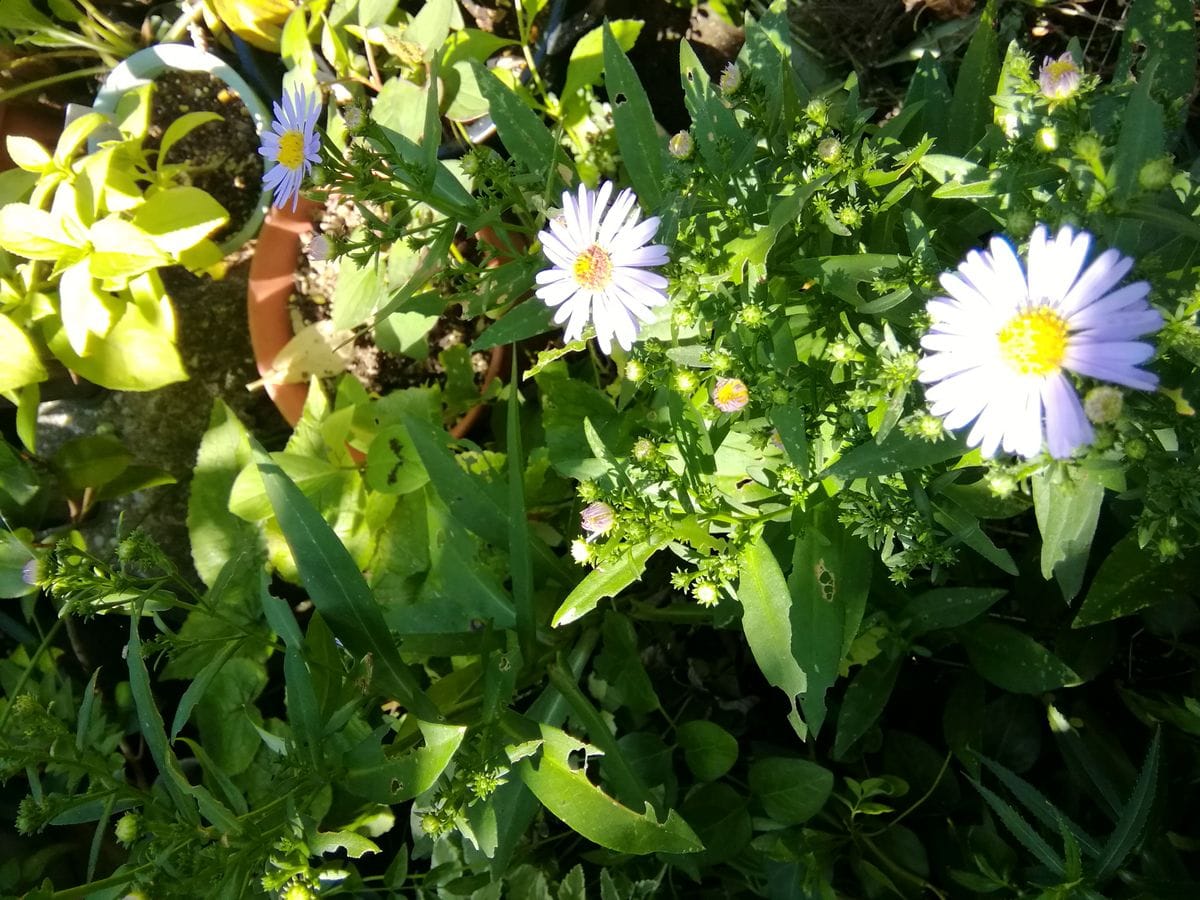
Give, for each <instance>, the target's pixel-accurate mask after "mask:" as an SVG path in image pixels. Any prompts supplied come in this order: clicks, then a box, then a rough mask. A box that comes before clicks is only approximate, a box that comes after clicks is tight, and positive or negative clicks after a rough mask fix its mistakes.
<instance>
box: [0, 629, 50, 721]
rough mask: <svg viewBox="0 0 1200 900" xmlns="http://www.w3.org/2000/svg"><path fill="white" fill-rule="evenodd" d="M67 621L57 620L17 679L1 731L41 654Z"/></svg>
mask: <svg viewBox="0 0 1200 900" xmlns="http://www.w3.org/2000/svg"><path fill="white" fill-rule="evenodd" d="M65 622H66V619H59V620H58V621H57V622H55V623H54V627H53V628H51V629H50V630H49V631H48V632H47V633H46V637H45V638H43V640H42V643H41V644H40V645H39V646H38V648H37V650H35V651H34V653H33V656H31V657H30V658H29V665H28V666H26V667H25V671H24V672H22V673H21V677H20V678H18V679H17V683H16V686H15V687H14V688H13V689H12V693H10V694H9V695H8V698H9V699H8V703H7V704H5V706H4V710H3V711H0V732H3V731H4V726H5V724H6V723H7V722H8V714H9V713H10V712H11V711H12V701H13V700H15V699H16V698H17V697H19V696H20V695H21V689H22V688H23V687H25V682H27V681H28V680H29V678H30V676H31V675H32V674H33V670H34V668H36V667H37V664H38V659H40V658H41V655H42V654H43V653H45V652H46V648H47V647H49V646H50V642H51V641H53V640H54V638H55V637H56V636H57V635H58V631H59V629H60V628H62V627H63V624H64V623H65Z"/></svg>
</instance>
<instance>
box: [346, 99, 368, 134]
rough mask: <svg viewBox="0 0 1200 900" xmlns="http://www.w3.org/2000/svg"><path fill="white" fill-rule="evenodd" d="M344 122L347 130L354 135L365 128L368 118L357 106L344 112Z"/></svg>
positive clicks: (347, 108) (349, 107) (348, 107)
mask: <svg viewBox="0 0 1200 900" xmlns="http://www.w3.org/2000/svg"><path fill="white" fill-rule="evenodd" d="M342 121H343V122H345V123H346V130H347V131H349V132H350V133H351V134H354V133H356V132H358V131H359V130H360V129H361V128H362V127H363V125H364V124H365V122H366V116H364V115H363V111H362V110H361V109H359V108H358V107H357V106H347V107H346V108H345V109H343V110H342Z"/></svg>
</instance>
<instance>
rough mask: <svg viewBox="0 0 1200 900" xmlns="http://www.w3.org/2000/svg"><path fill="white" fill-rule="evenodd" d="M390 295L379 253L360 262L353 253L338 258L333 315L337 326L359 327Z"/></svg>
mask: <svg viewBox="0 0 1200 900" xmlns="http://www.w3.org/2000/svg"><path fill="white" fill-rule="evenodd" d="M386 299H387V277H386V275H385V273H384V272H383V270H382V266H381V265H380V262H379V258H378V257H372V258H371V259H370V260H368V261H367V262H366V263H365V264H359V263H358V262H356V261H355V260H354V259H353V258H352V257H349V256H345V257H342V258H341V259H340V260H339V269H338V277H337V287H335V288H334V292H333V302H332V304H331V305H332V311H333V315H332V319H333V327H334V329H335V330H342V329H350V328H356V327H358V326H359V325H362V324H363V323H364V322H367V321H369V320H370V319H371V316H372V315H373V314H374V312H375V310H376V309H378V308H379V306H380V305H381V304H382V303H383V302H384V301H385V300H386Z"/></svg>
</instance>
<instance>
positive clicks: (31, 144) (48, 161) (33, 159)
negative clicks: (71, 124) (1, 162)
mask: <svg viewBox="0 0 1200 900" xmlns="http://www.w3.org/2000/svg"><path fill="white" fill-rule="evenodd" d="M4 145H5V147H6V148H7V150H8V156H9V158H10V159H11V160H12V161H13V162H14V163H16V164H17V165H18V166H20V167H21V168H22V169H24V170H25V171H26V172H33V173H35V174H37V175H41V174H43V173H44V172H45V171H46V170H47V169H49V168H52V167H53V165H54V160H53V158H52V157H51V156H50V151H49V150H47V149H46V148H45V147H43V146H42V145H41V144H39V143H38V142H37V141H35V140H34V139H33V138H31V137H23V136H22V135H19V134H9V135H6V136H5V138H4Z"/></svg>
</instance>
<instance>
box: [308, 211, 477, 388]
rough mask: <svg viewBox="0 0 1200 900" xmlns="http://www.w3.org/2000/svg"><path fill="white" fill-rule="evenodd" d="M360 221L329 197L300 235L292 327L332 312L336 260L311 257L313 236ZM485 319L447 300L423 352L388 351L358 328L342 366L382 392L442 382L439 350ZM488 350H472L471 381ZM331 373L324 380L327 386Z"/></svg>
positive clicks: (470, 337)
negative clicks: (474, 317) (469, 316)
mask: <svg viewBox="0 0 1200 900" xmlns="http://www.w3.org/2000/svg"><path fill="white" fill-rule="evenodd" d="M362 224H363V219H362V216H361V215H360V214H359V213H358V211H357V210H356V209H355V208H354V206H353V205H352V204H349V203H346V202H344V201H339V200H337V199H336V198H330V199H329V200H328V201H327V202H326V208H325V211H324V213H323V215H322V218H321V219H320V220H319V221H318V223H317V228H316V230H315V231H314V232H313V233H312V234H309V235H305V236H302V237H301V247H302V250H303V251H304V252H302V253H301V255H300V260H299V264H298V265H297V268H296V290H295V293H294V294H293V295H292V297H291V301H290V305H291V313H292V322H293V328H294V329H295V330H296V331H299V329H301V328H303V327H304V326H306V325H310V324H312V323H314V322H320V321H324V320H327V319H329V318H330V317H331V316H332V315H333V300H334V295H335V293H336V291H337V280H338V270H339V268H340V266H339V263H338V260H337V259H330V260H324V259H314V258H312V255H311V253H310V248H311V245H312V242H313V240H314V239H315V238H316V237H317V236H318V235H320V236H324V237H326V238H327V239H329V238H333V239H336V237H338V236H340V235H346V234H348V233H350V232H351V231H353V230H354V229H355V228H358V227H359V226H361V225H362ZM485 325H486V323H483V322H477V321H472V320H468V319H465V318H463V317H462V315H461V310H460V309H459V307H458V304H451V305H450V307H449V308H448V309H447V310H446V312H445V313H444V314H443V315H442V316H441V317H440V318H439V319H438V321H437V322H436V323H435V324H434V325H433V327H432V328H431V329H430V331H429V333H428V334H427V335H426V336H425V342H424V344H425V346H426V347H427V352H426V353H423V354H420V353H419V354H418V355H415V356H407V355H402V354H399V353H392V352H388V351H387V350H384V349H382V348H380V347H379V345H378V344H377V343H376V341H375V336H374V333H373V332H372V331H371V330H369V329H363V330H360V331H359V332H358V333H357V334H356V335H355V337H354V354H353V357H352V358H351V359H350V361H349V363H348V366H347V371H349V372H350V373H351V374H353V375H354V376H355V377H356V378H357V379H358V380H359V382H361V383H362V385H363V387H365V388H366V389H367V390H368V391H369V392H371V393H375V394H386V393H388V392H389V391H393V390H403V389H404V388H409V387H417V386H421V385H430V384H444V383H445V380H446V371H445V368H444V367H443V366H442V363H441V361H440V360H439V358H438V355H439V354H440V353H442V352H443V351H445V350H448V349H449V348H451V347H453V346H456V345H459V344H464V345H469V344H470V343H471V342H472V341H474V340H475V338H476V336H477V333H478V331H479V330H481V329H482V327H484V326H485ZM488 361H489V358H488V355H487V354H486V353H473V354H471V365H472V368H473V369H474V371H475V374H476V380H477V381H479V382H482V378H483V374H484V373H485V372H486V371H487V367H488ZM336 380H337V379H336V378H333V379H329V383H328V384H327V385H326V389H327V391H330V390H331V389H332V388H333V386H334V384H335V383H336Z"/></svg>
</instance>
